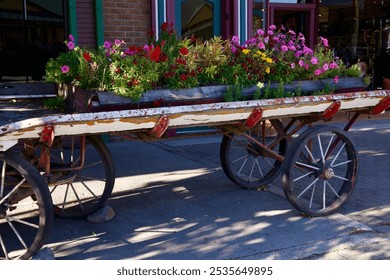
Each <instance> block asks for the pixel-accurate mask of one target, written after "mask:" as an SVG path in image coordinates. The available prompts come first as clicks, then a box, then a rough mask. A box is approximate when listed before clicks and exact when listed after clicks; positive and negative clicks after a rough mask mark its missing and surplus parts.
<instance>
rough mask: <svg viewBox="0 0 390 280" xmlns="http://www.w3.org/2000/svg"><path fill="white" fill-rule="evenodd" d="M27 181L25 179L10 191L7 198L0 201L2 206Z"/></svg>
mask: <svg viewBox="0 0 390 280" xmlns="http://www.w3.org/2000/svg"><path fill="white" fill-rule="evenodd" d="M25 181H26V179H25V178H23V179H22V180H21V181H20V182H19V183H18V184H17V185H16V186H15V187H14V188H13V189H12V191H10V192H9V193H8V194H7V195H6V196H4V197H3V198H2V199H1V200H0V205H1V204H3V203H4V201H5V200H6V199H7V198H8V197H10V196H11V195H12V194H13V193H14V192H16V191H17V189H19V187H20V186H21V185H22V184H23V183H24V182H25Z"/></svg>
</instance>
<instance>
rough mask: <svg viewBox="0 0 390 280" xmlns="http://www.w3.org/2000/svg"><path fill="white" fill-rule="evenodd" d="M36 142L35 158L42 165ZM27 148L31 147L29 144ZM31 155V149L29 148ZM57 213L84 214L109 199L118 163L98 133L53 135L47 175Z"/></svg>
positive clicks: (97, 207)
mask: <svg viewBox="0 0 390 280" xmlns="http://www.w3.org/2000/svg"><path fill="white" fill-rule="evenodd" d="M29 145H30V146H33V157H34V159H32V160H33V161H34V162H35V164H36V165H37V166H38V165H39V155H41V154H42V150H41V149H40V148H41V147H40V146H39V144H38V145H37V143H27V144H26V146H27V147H28V146H29ZM26 150H28V149H27V148H26ZM27 154H30V155H27V156H28V157H30V158H31V157H32V155H31V152H30V153H29V152H27ZM47 177H48V182H49V190H50V193H51V196H52V200H53V205H54V215H55V216H56V217H61V218H75V219H79V218H85V217H87V216H89V215H91V214H93V213H95V212H96V211H97V210H99V209H100V208H101V207H102V206H104V204H105V203H106V202H107V200H108V199H109V197H110V195H111V193H112V189H113V187H114V182H115V167H114V163H113V160H112V157H111V155H110V152H109V150H108V148H107V146H106V145H105V144H104V143H103V141H102V140H101V138H100V137H98V136H91V135H89V136H63V137H56V138H54V141H53V144H52V146H51V147H50V174H49V175H48V176H47Z"/></svg>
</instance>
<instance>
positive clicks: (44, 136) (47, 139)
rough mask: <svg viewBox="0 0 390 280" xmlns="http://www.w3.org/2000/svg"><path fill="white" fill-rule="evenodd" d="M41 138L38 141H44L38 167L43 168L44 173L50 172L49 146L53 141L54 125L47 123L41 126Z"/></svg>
mask: <svg viewBox="0 0 390 280" xmlns="http://www.w3.org/2000/svg"><path fill="white" fill-rule="evenodd" d="M40 135H41V138H40V139H39V142H42V143H44V144H45V145H44V146H42V151H41V154H40V155H39V160H38V168H43V169H45V174H46V175H49V174H50V147H51V145H53V141H54V126H52V125H47V126H45V127H43V130H42V132H41V133H40Z"/></svg>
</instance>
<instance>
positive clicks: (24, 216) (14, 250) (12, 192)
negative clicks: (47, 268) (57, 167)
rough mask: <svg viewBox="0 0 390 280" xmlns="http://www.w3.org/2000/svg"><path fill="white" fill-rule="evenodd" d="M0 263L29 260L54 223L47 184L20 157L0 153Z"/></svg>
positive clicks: (42, 243)
mask: <svg viewBox="0 0 390 280" xmlns="http://www.w3.org/2000/svg"><path fill="white" fill-rule="evenodd" d="M0 174H1V180H0V259H29V258H30V257H31V256H32V255H34V254H35V253H36V252H37V251H38V250H39V249H40V248H41V247H42V246H43V245H44V242H45V240H46V238H47V236H48V234H49V231H50V229H51V226H52V222H53V209H52V201H51V197H50V193H49V190H48V188H47V183H46V181H45V180H44V179H43V177H42V176H41V175H40V174H39V172H38V171H37V169H36V168H35V167H34V166H33V165H32V164H31V163H29V162H28V161H26V159H24V158H23V157H22V156H19V155H17V154H14V153H12V152H9V151H7V152H5V153H0Z"/></svg>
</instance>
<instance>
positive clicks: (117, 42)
mask: <svg viewBox="0 0 390 280" xmlns="http://www.w3.org/2000/svg"><path fill="white" fill-rule="evenodd" d="M114 43H115V45H117V46H119V45H120V44H122V41H121V40H119V39H115V41H114Z"/></svg>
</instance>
